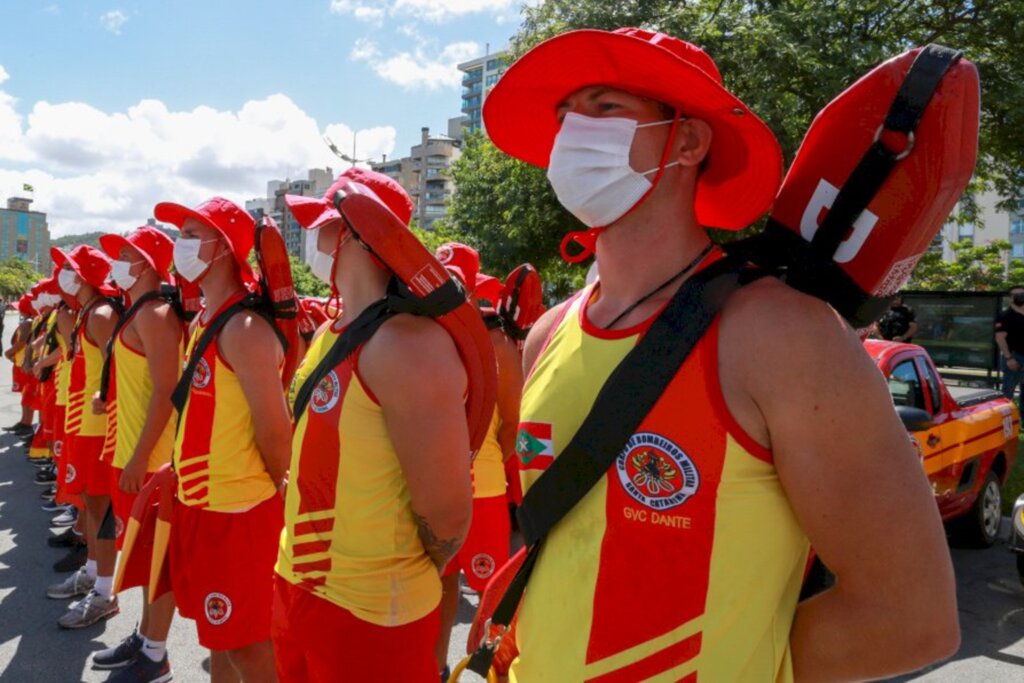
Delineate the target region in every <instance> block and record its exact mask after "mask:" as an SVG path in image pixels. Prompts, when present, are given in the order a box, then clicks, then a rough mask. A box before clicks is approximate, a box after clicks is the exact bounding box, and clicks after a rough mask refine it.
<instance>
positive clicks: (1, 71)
mask: <svg viewBox="0 0 1024 683" xmlns="http://www.w3.org/2000/svg"><path fill="white" fill-rule="evenodd" d="M10 77H11V75H10V74H9V73H7V69H5V68H4V66H3V64H0V83H3V82H4V81H6V80H7V79H8V78H10Z"/></svg>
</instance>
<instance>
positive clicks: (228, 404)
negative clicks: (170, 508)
mask: <svg viewBox="0 0 1024 683" xmlns="http://www.w3.org/2000/svg"><path fill="white" fill-rule="evenodd" d="M238 300H239V299H238V298H235V299H232V300H230V301H228V302H226V303H225V304H224V306H223V307H222V308H221V310H219V311H217V313H216V314H215V315H214V316H212V317H210V319H209V321H207V323H206V324H204V323H202V318H200V323H199V324H197V325H196V327H195V330H194V331H193V333H192V337H191V338H190V339H189V343H188V348H187V349H186V353H185V355H186V358H188V357H191V354H192V349H193V348H195V345H196V344H197V343H198V341H199V338H200V337H201V336H202V334H203V332H204V331H205V330H206V328H207V326H208V325H209V322H211V321H213V320H214V319H215V318H216V317H217V315H219V314H220V313H221V312H223V311H224V310H226V309H227V308H228V307H229V306H231V305H232V304H234V303H236V302H237V301H238ZM200 315H202V314H200ZM173 461H174V469H175V471H176V472H177V474H178V500H179V501H181V502H182V503H184V504H185V505H189V506H196V507H201V508H205V509H208V510H211V511H214V512H240V511H244V510H248V509H250V508H253V507H255V506H256V505H258V504H260V503H262V502H263V501H265V500H267V499H268V498H270V497H271V496H274V495H276V494H277V489H276V488H275V486H274V482H273V480H272V479H271V478H270V474H269V473H268V472H267V468H266V466H265V465H264V463H263V458H262V457H261V456H260V452H259V449H258V448H257V447H256V429H255V427H254V425H253V419H252V412H251V411H250V410H249V402H248V401H247V400H246V398H245V393H244V392H243V391H242V385H241V383H240V382H239V381H238V375H236V374H235V371H234V369H233V368H232V367H231V365H230V364H229V363H228V362H227V361H226V360H224V357H223V356H221V354H220V351H219V350H218V348H217V340H214V341H213V343H211V344H210V345H209V346H208V347H207V348H206V351H205V352H204V353H203V356H202V358H201V359H200V360H199V364H198V365H197V366H196V371H195V374H193V375H192V388H191V390H190V391H189V394H188V399H187V400H186V402H185V407H184V409H183V410H182V417H181V424H180V427H179V428H178V432H177V435H176V437H175V442H174V455H173Z"/></svg>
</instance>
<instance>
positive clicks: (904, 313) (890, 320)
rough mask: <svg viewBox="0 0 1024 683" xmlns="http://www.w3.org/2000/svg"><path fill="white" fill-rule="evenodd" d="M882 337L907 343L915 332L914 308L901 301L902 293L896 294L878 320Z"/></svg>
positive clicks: (912, 338)
mask: <svg viewBox="0 0 1024 683" xmlns="http://www.w3.org/2000/svg"><path fill="white" fill-rule="evenodd" d="M878 331H879V333H880V334H881V335H882V339H888V340H889V341H894V342H905V343H907V344H909V343H910V342H912V341H913V340H914V335H916V334H917V316H916V315H915V314H914V309H913V308H911V307H910V306H907V305H906V304H905V303H903V295H902V294H897V295H896V297H895V298H893V300H892V303H891V304H889V310H888V311H886V312H885V315H883V316H882V318H881V319H880V320H879V321H878Z"/></svg>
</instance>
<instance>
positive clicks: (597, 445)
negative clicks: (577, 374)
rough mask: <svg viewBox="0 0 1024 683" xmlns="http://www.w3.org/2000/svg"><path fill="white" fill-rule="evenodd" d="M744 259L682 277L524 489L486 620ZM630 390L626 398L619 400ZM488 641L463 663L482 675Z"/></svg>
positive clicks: (517, 594) (695, 334) (621, 439)
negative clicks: (507, 563)
mask: <svg viewBox="0 0 1024 683" xmlns="http://www.w3.org/2000/svg"><path fill="white" fill-rule="evenodd" d="M742 269H743V267H742V262H741V261H740V260H738V259H733V258H725V259H722V260H720V261H718V262H716V263H714V264H712V265H710V266H708V267H707V268H705V269H704V270H702V271H700V272H699V273H697V274H695V275H693V276H692V277H691V278H690V279H688V280H686V281H685V282H684V283H683V285H682V286H681V287H680V288H679V290H678V291H677V292H676V293H675V295H673V297H672V299H671V301H670V302H669V304H668V306H666V308H665V310H664V311H662V313H661V314H660V315H659V316H658V317H657V318H656V319H655V320H654V322H653V323H652V324H651V327H650V329H648V331H647V333H646V334H644V336H643V338H641V340H640V341H639V342H638V343H637V345H636V346H635V347H634V348H633V349H632V350H631V351H630V352H629V353H628V354H626V357H625V358H624V359H623V360H622V362H621V363H619V365H618V367H616V368H615V370H613V371H612V373H611V375H609V377H608V379H607V380H606V381H605V383H604V385H603V386H602V387H601V390H600V392H598V395H597V398H596V399H595V400H594V405H593V407H592V408H591V409H590V412H589V414H588V415H587V417H586V418H585V419H584V421H583V423H582V424H581V425H580V427H579V429H578V430H577V431H576V434H575V435H573V438H572V440H571V441H570V442H569V444H568V445H567V446H566V447H565V449H563V450H562V452H561V453H560V454H559V455H558V457H557V458H555V460H554V462H553V463H552V464H551V466H550V467H548V469H547V470H546V471H545V472H544V473H543V474H542V475H541V476H540V478H539V479H538V480H537V481H536V482H535V483H534V484H533V486H531V487H530V489H529V491H527V492H526V495H525V496H523V503H522V505H521V506H520V507H519V511H518V513H517V517H518V519H519V528H520V529H521V530H522V532H523V537H524V539H525V541H526V545H527V547H528V548H529V550H528V551H527V555H526V559H525V560H524V562H523V565H522V567H520V569H519V571H518V572H517V573H516V575H515V577H514V578H513V579H512V582H511V583H510V584H509V587H508V590H506V592H505V595H504V596H503V597H502V599H501V601H500V602H499V603H498V606H497V608H496V609H495V610H494V614H493V615H492V616H491V623H492V624H494V625H498V626H502V627H507V626H508V625H509V624H510V623H511V622H512V619H513V617H514V616H515V613H516V610H517V609H518V608H519V602H520V600H521V599H522V596H523V592H524V590H525V588H526V584H527V582H528V581H529V578H530V574H531V573H532V571H533V567H534V565H535V564H536V561H537V557H538V555H539V552H540V548H541V546H542V544H543V540H544V538H545V537H546V536H547V534H548V532H549V531H550V530H551V529H552V528H553V527H554V526H555V525H556V524H557V523H558V522H559V521H561V520H562V518H564V517H565V515H566V514H568V513H569V511H570V510H572V509H573V508H574V507H575V506H576V504H577V503H579V502H580V501H581V500H582V499H583V498H584V497H585V496H586V495H587V493H589V492H590V490H591V489H592V488H593V487H594V485H595V484H597V482H599V481H600V480H601V479H602V478H604V476H605V474H606V473H607V472H608V470H609V469H610V468H611V467H612V465H613V463H614V462H615V460H616V458H617V457H618V456H619V454H620V452H621V451H622V449H623V447H624V446H625V444H626V443H627V442H628V440H629V438H630V436H632V435H633V433H634V432H635V431H636V429H637V427H639V425H640V423H641V422H643V420H644V418H645V417H646V416H647V414H648V413H650V411H651V409H652V408H653V407H654V405H655V404H656V403H657V401H658V399H659V398H660V397H661V396H662V394H663V393H664V392H665V389H666V388H667V387H668V385H669V383H670V382H671V381H672V380H673V378H674V377H675V376H676V374H677V373H678V372H679V368H680V367H681V366H682V364H683V362H684V361H685V360H686V358H687V357H688V356H689V355H690V352H691V351H693V349H694V347H695V346H696V345H697V342H698V341H700V339H701V337H703V335H704V333H705V332H706V331H707V329H708V327H709V326H710V325H711V322H712V321H713V320H714V319H715V316H716V315H718V312H719V311H720V310H721V308H722V306H723V305H724V304H725V301H726V299H727V298H728V297H729V295H730V294H732V293H733V292H734V291H736V290H737V289H738V288H739V287H740V286H741V285H742V284H743V280H742V278H741V271H742ZM623 397H628V400H623ZM493 657H494V649H493V647H488V646H487V644H482V645H481V646H480V647H479V648H478V649H477V650H476V652H474V653H473V655H472V657H471V658H470V662H469V665H468V666H469V669H470V670H472V671H474V672H476V673H477V674H479V675H481V676H485V677H486V675H487V671H488V670H489V669H490V666H491V661H492V659H493Z"/></svg>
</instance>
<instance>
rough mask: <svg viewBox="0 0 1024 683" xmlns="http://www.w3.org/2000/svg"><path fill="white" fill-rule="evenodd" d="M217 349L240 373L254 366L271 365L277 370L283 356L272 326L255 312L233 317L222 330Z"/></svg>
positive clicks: (244, 312) (238, 314)
mask: <svg viewBox="0 0 1024 683" xmlns="http://www.w3.org/2000/svg"><path fill="white" fill-rule="evenodd" d="M217 346H218V347H219V348H220V350H221V353H223V354H224V357H225V358H226V359H227V361H228V362H229V363H231V365H232V366H233V367H234V368H235V369H236V371H237V370H238V369H239V368H240V367H242V366H244V365H248V364H250V363H269V364H270V366H271V367H277V360H278V359H279V358H280V356H281V353H282V351H281V342H280V341H279V340H278V338H277V333H276V332H275V331H274V328H273V325H272V323H270V322H269V321H268V320H267V319H266V318H264V317H263V316H261V315H260V314H258V313H254V312H253V311H241V312H240V313H237V314H235V315H233V316H231V319H230V320H228V322H227V323H225V325H224V329H223V330H221V333H220V335H219V337H218V339H217Z"/></svg>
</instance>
